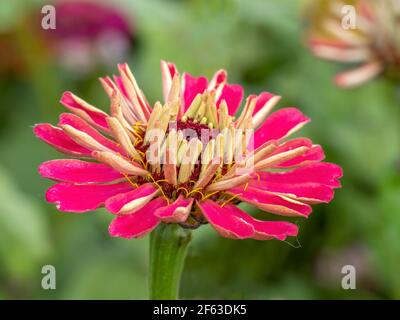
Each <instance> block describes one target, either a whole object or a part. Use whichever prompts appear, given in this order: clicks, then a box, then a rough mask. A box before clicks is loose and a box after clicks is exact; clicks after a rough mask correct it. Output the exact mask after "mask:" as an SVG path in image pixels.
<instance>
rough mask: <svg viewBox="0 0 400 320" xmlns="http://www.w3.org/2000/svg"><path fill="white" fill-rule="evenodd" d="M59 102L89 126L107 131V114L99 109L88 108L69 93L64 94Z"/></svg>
mask: <svg viewBox="0 0 400 320" xmlns="http://www.w3.org/2000/svg"><path fill="white" fill-rule="evenodd" d="M60 102H61V103H62V104H63V105H64V106H65V107H66V108H67V109H69V110H71V111H72V112H73V113H76V114H77V115H78V116H81V117H82V118H84V119H85V120H86V121H88V122H89V123H90V124H91V125H93V126H95V127H97V128H98V129H100V130H103V131H106V132H108V131H109V128H108V124H107V120H106V119H107V116H108V115H107V114H106V113H105V112H103V111H101V110H100V109H97V108H95V107H93V106H88V105H85V104H83V103H82V102H81V101H79V98H78V97H76V96H74V95H73V94H72V93H71V92H68V91H67V92H64V94H63V96H62V98H61V100H60Z"/></svg>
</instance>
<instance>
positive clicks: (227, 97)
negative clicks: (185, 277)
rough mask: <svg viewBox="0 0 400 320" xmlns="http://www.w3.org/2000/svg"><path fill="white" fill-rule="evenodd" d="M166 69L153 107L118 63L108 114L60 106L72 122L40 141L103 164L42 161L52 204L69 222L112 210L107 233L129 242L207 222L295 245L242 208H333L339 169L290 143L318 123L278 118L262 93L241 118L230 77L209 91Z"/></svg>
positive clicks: (317, 151) (239, 93) (49, 129)
mask: <svg viewBox="0 0 400 320" xmlns="http://www.w3.org/2000/svg"><path fill="white" fill-rule="evenodd" d="M161 70H162V80H163V92H164V104H163V105H162V104H161V103H160V102H157V103H156V104H155V105H154V107H153V108H152V107H150V105H149V103H148V102H147V100H146V98H145V96H144V95H143V92H142V91H141V90H140V88H139V87H138V85H137V82H136V80H135V78H134V76H133V74H132V73H131V71H130V69H129V67H128V66H127V65H126V64H122V65H119V71H120V76H114V81H113V80H112V79H111V78H109V77H106V78H102V79H101V83H102V85H103V87H104V89H105V91H106V92H107V94H108V95H109V97H110V100H111V108H110V114H107V113H105V112H103V111H101V110H100V109H97V108H96V107H94V106H92V105H90V104H88V103H86V102H85V101H84V100H82V99H80V98H79V97H77V96H76V95H74V94H72V93H70V92H66V93H64V95H63V97H62V98H61V103H62V104H63V105H64V106H65V107H66V108H67V109H68V110H69V111H71V112H72V113H64V114H62V115H61V116H60V121H59V123H58V126H56V127H54V126H52V125H50V124H47V123H45V124H38V125H36V126H35V128H34V132H35V134H36V136H37V137H39V138H40V139H42V140H43V141H44V142H46V143H48V144H49V145H51V146H53V147H55V148H56V149H57V150H59V151H60V152H62V153H65V154H68V155H70V156H72V157H74V158H81V157H82V158H88V159H91V160H95V162H93V161H90V162H88V161H83V160H78V159H60V160H51V161H47V162H44V163H43V164H42V165H41V166H40V168H39V172H40V174H41V175H42V177H44V178H49V179H53V180H56V181H58V183H57V184H55V185H54V186H52V187H51V188H50V189H49V190H48V191H47V193H46V199H47V201H48V202H50V203H55V204H56V205H57V208H58V209H59V210H61V211H67V212H87V211H92V210H95V209H97V208H99V207H101V206H105V208H106V209H107V210H108V211H110V212H111V213H113V214H115V215H116V217H115V219H114V220H113V221H112V222H111V225H110V227H109V232H110V234H111V235H112V236H118V237H124V238H132V237H135V238H136V237H141V236H144V235H145V234H147V233H148V232H150V231H151V230H153V229H154V228H155V227H156V226H157V225H158V224H159V223H161V222H163V223H178V224H180V225H181V226H182V227H184V228H197V227H199V226H200V225H202V224H204V223H210V224H211V225H212V226H213V227H214V228H215V229H216V230H217V232H219V233H220V234H221V235H222V236H224V237H228V238H234V239H245V238H254V239H258V240H268V239H279V240H284V239H285V238H286V237H287V236H296V235H297V232H298V228H297V226H296V225H294V224H292V223H289V222H283V221H261V220H258V219H255V218H253V217H251V216H250V215H249V214H247V213H245V212H244V211H242V210H241V209H239V208H238V207H237V206H236V204H238V203H240V202H242V201H243V202H247V203H250V204H251V205H253V206H255V207H257V208H259V209H261V210H263V211H266V212H270V213H273V214H277V215H281V216H292V217H303V218H306V217H308V216H309V214H310V213H311V210H312V209H311V204H316V203H327V202H330V201H331V200H332V199H333V195H334V194H333V189H335V188H338V187H340V182H339V178H340V177H341V176H342V170H341V168H340V167H339V166H337V165H335V164H331V163H326V162H322V160H323V159H324V152H323V150H322V148H321V147H320V146H319V145H315V144H313V143H312V142H311V140H309V139H307V138H296V139H292V140H287V138H288V137H289V135H291V134H292V133H294V132H295V131H297V130H299V129H300V128H301V127H302V126H303V125H305V124H306V123H308V122H309V121H310V119H309V118H307V117H306V116H304V115H303V114H302V113H301V112H300V111H299V110H298V109H296V108H284V109H281V110H279V111H276V112H273V113H270V111H271V110H272V108H273V107H274V106H275V105H276V104H277V103H278V101H279V100H280V97H279V96H276V95H274V94H271V93H269V92H263V93H261V94H260V95H258V96H257V95H251V96H249V97H248V98H247V100H246V103H245V105H244V109H243V111H242V112H241V113H240V114H239V115H238V117H237V118H235V117H234V115H235V114H237V111H238V109H239V106H240V104H241V102H242V98H243V88H242V87H241V86H240V85H236V84H228V82H227V73H226V71H224V70H219V71H217V72H216V73H215V75H214V76H213V78H212V79H211V81H208V80H207V78H205V77H194V76H192V75H190V74H188V73H183V75H182V76H180V75H179V73H178V71H177V68H176V66H175V65H174V64H172V63H168V62H164V61H163V62H162V63H161ZM253 129H255V131H254V130H253ZM100 132H103V133H104V134H105V135H103V134H102V133H100ZM155 132H157V135H154V133H155ZM248 132H250V133H251V134H252V138H253V140H254V141H253V140H252V139H249V137H248V135H247V133H248ZM189 133H190V134H189ZM198 134H201V139H200V138H199V136H198ZM203 138H207V139H203ZM252 142H254V143H252ZM237 155H239V157H237Z"/></svg>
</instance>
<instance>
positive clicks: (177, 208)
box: [154, 195, 193, 223]
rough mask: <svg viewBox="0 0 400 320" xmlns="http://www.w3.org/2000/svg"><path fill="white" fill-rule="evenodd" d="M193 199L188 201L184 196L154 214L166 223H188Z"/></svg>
mask: <svg viewBox="0 0 400 320" xmlns="http://www.w3.org/2000/svg"><path fill="white" fill-rule="evenodd" d="M192 204H193V198H189V199H186V198H184V197H183V196H182V195H180V196H179V197H178V199H176V200H175V202H173V203H171V204H170V205H168V206H165V207H162V208H159V209H157V210H156V212H154V214H155V215H156V216H157V217H159V218H160V219H161V220H162V221H163V222H166V223H180V222H184V221H186V219H187V218H188V216H189V214H190V210H191V209H192Z"/></svg>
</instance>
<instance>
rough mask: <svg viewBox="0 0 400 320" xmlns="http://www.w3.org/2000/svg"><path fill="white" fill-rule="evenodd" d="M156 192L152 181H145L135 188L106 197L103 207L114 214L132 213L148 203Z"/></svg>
mask: <svg viewBox="0 0 400 320" xmlns="http://www.w3.org/2000/svg"><path fill="white" fill-rule="evenodd" d="M131 189H132V188H131ZM157 192H158V189H157V188H156V187H154V185H153V184H152V183H146V184H143V185H141V186H140V187H139V188H137V189H134V190H131V191H129V192H127V193H121V194H118V195H116V196H114V197H111V198H109V199H107V201H106V203H105V207H106V209H107V210H108V211H110V212H112V213H114V214H119V213H125V212H130V213H133V212H135V211H136V210H139V209H140V208H142V207H143V206H144V205H145V204H146V203H148V202H149V201H150V200H151V199H152V198H153V197H154V196H155V195H156V194H157Z"/></svg>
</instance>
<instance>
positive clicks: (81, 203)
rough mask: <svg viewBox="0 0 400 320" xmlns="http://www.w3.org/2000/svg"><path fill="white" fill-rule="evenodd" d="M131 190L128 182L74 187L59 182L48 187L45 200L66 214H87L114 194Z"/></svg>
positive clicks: (70, 184)
mask: <svg viewBox="0 0 400 320" xmlns="http://www.w3.org/2000/svg"><path fill="white" fill-rule="evenodd" d="M130 190H132V186H131V185H130V184H129V183H128V182H123V183H118V184H108V185H76V184H72V183H67V182H61V183H58V184H55V185H54V186H52V187H50V188H49V189H48V190H47V192H46V200H47V201H48V202H50V203H55V204H56V206H57V209H58V210H61V211H66V212H87V211H92V210H95V209H97V208H98V207H100V206H102V205H103V204H104V202H105V201H106V200H107V199H108V198H110V197H112V196H115V195H116V194H119V193H124V192H128V191H130Z"/></svg>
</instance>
